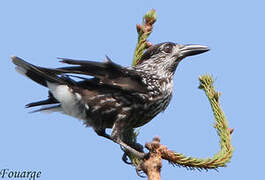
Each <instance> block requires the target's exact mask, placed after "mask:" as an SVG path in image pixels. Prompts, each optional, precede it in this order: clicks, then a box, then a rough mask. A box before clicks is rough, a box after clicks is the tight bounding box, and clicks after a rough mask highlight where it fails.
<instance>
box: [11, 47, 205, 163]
mask: <svg viewBox="0 0 265 180" xmlns="http://www.w3.org/2000/svg"><path fill="white" fill-rule="evenodd" d="M208 50H209V49H208V47H207V46H202V45H180V44H175V43H172V42H165V43H160V44H156V45H153V46H151V47H150V48H148V49H147V50H146V52H145V53H144V54H143V56H142V58H141V59H140V61H139V62H138V63H137V64H136V65H135V66H134V67H122V66H120V65H118V64H115V63H114V62H112V61H111V60H110V59H109V58H108V57H106V59H107V60H106V61H105V62H93V61H84V60H72V59H65V58H60V59H61V62H62V63H66V64H70V65H71V66H67V67H62V68H54V69H51V68H43V67H39V66H35V65H32V64H30V63H27V62H25V61H24V60H22V59H21V58H19V57H16V56H12V57H11V59H12V61H13V63H14V64H15V65H16V70H17V71H18V72H20V73H22V74H23V75H25V76H27V77H28V78H30V79H31V80H33V81H35V82H37V83H39V84H40V85H42V86H45V87H47V88H48V89H49V96H48V99H47V100H43V101H38V102H33V103H30V104H27V105H26V107H35V106H41V108H40V109H38V110H35V111H34V112H41V111H53V112H61V113H64V114H67V115H70V116H73V117H76V118H78V119H81V120H83V121H84V123H85V124H86V125H87V126H91V127H92V128H93V129H94V130H95V132H96V133H97V134H98V135H100V136H103V137H106V138H108V139H111V140H112V141H114V142H116V143H118V144H120V145H121V146H123V147H124V148H125V149H126V150H127V151H129V152H131V153H133V154H134V155H136V156H138V157H140V158H143V156H144V153H142V152H139V151H137V150H136V149H135V148H133V147H132V146H130V145H128V144H126V143H125V142H126V140H124V137H123V135H124V133H125V132H126V130H128V129H131V128H136V127H139V126H143V125H144V124H146V123H148V122H149V121H151V120H152V119H153V118H154V117H155V116H156V115H157V114H158V113H160V112H161V111H164V110H165V109H166V107H167V106H168V104H169V102H170V100H171V98H172V92H173V75H174V73H175V70H176V67H177V66H178V64H179V62H180V61H181V60H182V59H183V58H185V57H187V56H192V55H196V54H200V53H203V52H206V51H208ZM73 74H80V75H82V76H77V75H73ZM84 75H88V76H90V77H84ZM91 76H92V77H91ZM106 128H112V132H111V135H108V134H106V133H105V129H106Z"/></svg>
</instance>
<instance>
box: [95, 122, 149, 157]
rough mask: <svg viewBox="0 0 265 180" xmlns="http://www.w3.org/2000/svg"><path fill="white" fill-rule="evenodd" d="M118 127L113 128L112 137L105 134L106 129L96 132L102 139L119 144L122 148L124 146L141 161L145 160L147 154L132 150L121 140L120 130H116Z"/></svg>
mask: <svg viewBox="0 0 265 180" xmlns="http://www.w3.org/2000/svg"><path fill="white" fill-rule="evenodd" d="M115 127H116V126H113V129H112V133H111V135H109V134H107V133H106V132H105V129H101V130H95V132H96V133H97V134H98V135H99V136H102V137H105V138H107V139H109V140H111V141H113V142H115V143H117V144H119V145H120V146H122V147H123V148H124V149H125V150H126V151H128V152H130V153H132V154H133V155H134V156H136V157H138V158H140V159H143V158H144V157H145V153H143V152H139V151H137V150H135V149H134V148H132V147H131V146H129V145H127V144H126V143H124V142H123V141H122V139H121V138H120V137H121V133H120V131H119V130H118V129H116V128H115Z"/></svg>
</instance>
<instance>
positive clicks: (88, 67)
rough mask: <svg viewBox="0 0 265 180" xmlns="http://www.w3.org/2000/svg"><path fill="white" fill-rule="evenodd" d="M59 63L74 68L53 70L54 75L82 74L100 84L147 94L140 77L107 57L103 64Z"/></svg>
mask: <svg viewBox="0 0 265 180" xmlns="http://www.w3.org/2000/svg"><path fill="white" fill-rule="evenodd" d="M60 59H61V62H63V63H66V64H71V65H75V66H69V67H62V68H56V69H53V71H54V72H56V73H63V74H64V73H66V74H83V75H89V76H94V77H96V78H98V79H100V83H103V84H106V85H112V86H116V87H120V88H121V89H123V90H129V91H136V92H141V93H146V92H147V87H146V85H145V84H144V83H143V82H142V78H141V77H140V75H139V74H138V73H137V72H135V71H133V70H130V69H127V68H125V67H122V66H120V65H118V64H116V63H114V62H112V61H111V60H110V59H109V58H108V57H107V61H105V62H93V61H83V60H73V59H65V58H60Z"/></svg>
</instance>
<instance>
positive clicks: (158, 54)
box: [136, 42, 209, 74]
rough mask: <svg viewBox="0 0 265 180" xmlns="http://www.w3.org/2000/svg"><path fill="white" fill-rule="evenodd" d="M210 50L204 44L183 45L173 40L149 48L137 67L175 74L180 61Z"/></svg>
mask: <svg viewBox="0 0 265 180" xmlns="http://www.w3.org/2000/svg"><path fill="white" fill-rule="evenodd" d="M208 50H209V48H208V47H207V46H203V45H191V44H188V45H181V44H176V43H172V42H165V43H160V44H156V45H153V46H151V47H150V48H148V49H147V50H146V51H145V53H144V54H143V56H142V58H141V59H140V60H139V62H138V63H137V64H136V67H137V66H138V67H141V68H144V69H148V70H150V71H152V72H154V73H156V74H161V73H163V72H165V73H166V72H168V73H172V74H174V72H175V70H176V67H177V65H178V63H179V62H180V61H181V60H182V59H184V58H185V57H188V56H193V55H197V54H201V53H204V52H206V51H208ZM156 71H157V72H156Z"/></svg>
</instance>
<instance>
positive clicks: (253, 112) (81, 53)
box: [0, 0, 265, 180]
mask: <svg viewBox="0 0 265 180" xmlns="http://www.w3.org/2000/svg"><path fill="white" fill-rule="evenodd" d="M264 7H265V3H264V1H261V0H260V1H258V0H253V1H239V0H235V1H228V0H223V1H210V0H204V1H195V0H194V1H191V0H186V1H178V0H175V1H173V0H172V1H169V0H168V1H167V0H165V1H158V0H157V1H143V0H134V1H121V0H119V1H102V0H97V1H81V0H75V1H51V0H46V1H33V0H31V1H29V0H24V1H18V0H17V1H13V0H9V1H1V2H0V22H1V26H0V27H1V28H0V59H1V67H2V69H1V71H0V73H1V77H2V87H1V93H0V95H1V102H2V103H1V104H2V105H1V114H2V118H1V120H0V122H1V124H0V137H1V145H0V147H1V148H0V169H3V168H8V169H11V170H20V169H22V170H36V171H39V170H40V171H42V174H41V179H46V180H48V179H79V180H81V179H114V178H115V179H137V178H138V177H137V175H136V173H135V171H134V169H133V167H130V166H128V165H126V164H124V163H123V162H122V161H121V155H122V151H121V150H120V148H119V146H117V145H116V144H114V143H112V142H110V141H108V140H105V139H103V138H101V137H98V136H97V135H96V134H95V133H94V132H93V130H92V129H91V128H86V127H85V126H83V124H82V123H81V122H80V121H79V120H76V119H74V118H71V117H68V116H65V115H61V114H41V113H35V114H29V113H28V109H25V108H24V105H25V104H27V103H29V102H32V101H35V100H39V99H44V98H46V96H47V90H46V89H45V88H43V87H40V86H38V85H37V84H35V83H33V82H31V81H30V80H28V79H26V78H25V77H23V76H21V75H19V74H17V73H16V72H15V70H14V65H13V64H12V63H11V61H10V56H11V55H17V56H19V57H22V58H24V59H25V60H27V61H29V62H31V63H33V64H36V65H41V66H46V67H56V66H60V64H59V63H58V62H57V59H56V57H68V58H76V59H88V60H96V61H102V60H103V59H104V56H105V55H106V54H107V55H109V56H110V57H111V58H112V59H113V60H114V61H115V62H117V63H119V64H122V65H124V66H129V65H130V64H131V61H132V56H133V51H134V48H135V44H136V39H137V33H136V29H135V24H136V23H140V22H141V20H142V16H143V15H144V14H145V12H146V11H148V10H150V9H151V8H154V9H156V10H157V14H158V20H157V23H156V24H155V27H154V31H153V34H152V35H151V36H150V38H149V40H150V41H151V42H153V43H159V42H163V41H172V42H178V43H183V44H185V43H187V44H189V43H194V44H195V43H196V44H203V45H208V46H209V47H210V48H211V51H209V52H207V53H204V54H201V55H198V56H193V57H190V58H187V59H185V60H183V62H182V63H181V64H180V65H179V67H178V69H177V71H176V73H175V78H174V80H175V82H174V85H175V87H174V89H175V92H174V97H173V99H172V101H171V104H170V106H169V107H168V108H167V110H166V111H165V112H164V113H161V114H159V115H158V116H157V117H156V118H155V119H154V120H153V121H151V122H150V123H149V124H147V125H145V126H144V127H143V128H142V129H141V131H140V135H139V142H141V143H145V142H149V141H151V139H152V138H153V137H154V136H156V135H158V136H160V138H161V141H162V143H163V144H165V145H167V146H168V148H170V149H173V150H175V151H176V152H182V153H185V154H186V155H191V156H195V157H202V158H206V157H210V156H212V155H213V154H214V153H216V152H217V151H218V150H219V146H218V141H219V140H218V136H217V134H216V132H215V130H214V128H213V115H212V112H211V110H210V106H209V103H208V101H207V98H206V96H205V94H204V93H203V91H201V90H199V89H198V88H197V87H198V84H199V83H198V76H200V75H202V74H205V73H210V74H212V75H213V76H214V78H215V79H216V82H215V86H216V88H217V90H219V91H221V92H222V96H221V104H222V107H223V109H224V111H225V114H226V115H227V119H228V121H229V124H230V126H231V127H233V128H235V131H234V133H233V135H232V142H233V146H234V147H235V152H234V155H233V158H232V160H231V163H229V164H228V166H227V167H226V168H220V169H219V172H216V171H208V172H206V171H202V172H199V171H187V170H186V169H185V168H178V167H172V166H170V165H169V164H168V163H167V162H164V163H163V169H162V177H163V179H182V180H184V179H189V180H191V179H196V180H198V179H203V180H207V179H215V180H217V179H228V178H238V179H249V178H252V179H262V177H263V178H264V173H263V167H264V164H263V162H264V160H265V159H264V156H263V153H264V150H265V149H264V126H265V122H264V120H265V119H264V114H263V112H264V100H265V98H264V91H265V85H264V66H265V63H264V54H263V53H264V51H265V49H264V47H265V46H264V43H265V35H264V32H265V26H264V17H265V11H264ZM138 179H140V178H138Z"/></svg>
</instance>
